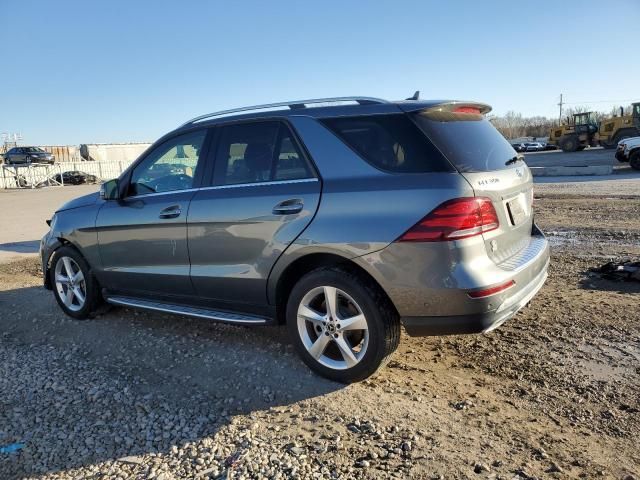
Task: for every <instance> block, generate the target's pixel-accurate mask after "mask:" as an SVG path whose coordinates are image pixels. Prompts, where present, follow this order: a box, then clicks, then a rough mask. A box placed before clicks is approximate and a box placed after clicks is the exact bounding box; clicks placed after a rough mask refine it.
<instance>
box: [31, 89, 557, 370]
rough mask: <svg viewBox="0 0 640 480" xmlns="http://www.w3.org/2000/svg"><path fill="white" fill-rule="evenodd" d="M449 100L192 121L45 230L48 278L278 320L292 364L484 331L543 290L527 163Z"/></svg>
mask: <svg viewBox="0 0 640 480" xmlns="http://www.w3.org/2000/svg"><path fill="white" fill-rule="evenodd" d="M489 111H490V107H489V106H487V105H484V104H480V103H473V102H457V101H421V100H405V101H399V102H388V101H384V100H379V99H375V98H367V97H343V98H336V99H320V100H303V101H297V102H287V103H278V104H270V105H262V106H258V107H247V108H241V109H237V110H230V111H224V112H217V113H212V114H209V115H203V116H201V117H198V118H195V119H193V120H191V121H189V122H187V123H185V124H184V125H182V126H180V127H179V128H177V129H176V130H174V131H173V132H171V133H169V134H167V135H165V136H164V137H162V138H161V139H160V140H158V141H157V142H156V143H155V144H153V145H152V146H151V147H149V149H148V150H147V151H146V152H144V153H143V154H142V156H141V157H140V158H139V159H138V160H137V161H136V162H135V163H134V164H133V165H132V166H131V167H130V168H129V169H128V170H127V171H125V172H124V173H123V174H122V175H121V176H120V177H119V178H118V179H116V180H111V181H109V182H106V183H105V184H103V186H102V189H101V191H100V193H95V194H90V195H87V196H84V197H81V198H78V199H75V200H73V201H71V202H69V203H67V204H66V205H64V206H62V207H61V208H60V209H59V210H58V211H57V212H56V213H55V215H54V216H53V218H52V219H51V220H50V227H51V229H50V232H49V233H47V235H45V237H44V238H43V239H42V244H41V255H42V264H43V271H44V282H45V286H46V287H47V288H49V289H52V290H53V293H54V295H55V298H56V300H57V302H58V304H59V305H60V307H61V308H62V309H63V310H64V311H65V312H66V313H67V314H68V315H70V316H72V317H74V318H78V319H83V318H88V317H92V316H93V315H95V313H96V311H98V309H99V308H100V306H101V304H102V303H103V302H106V303H108V304H113V305H124V306H127V307H134V308H143V309H149V310H156V311H161V312H171V313H176V314H183V315H189V316H193V317H199V318H204V319H210V320H216V321H222V322H228V323H233V324H237V325H266V324H282V323H284V324H286V325H287V328H288V330H289V333H290V335H291V340H292V342H293V343H294V345H295V347H296V348H297V350H298V352H299V353H300V356H301V357H302V359H303V360H304V362H305V363H306V364H307V365H308V366H309V367H311V368H312V369H313V370H315V371H316V372H318V373H319V374H321V375H324V376H325V377H328V378H331V379H334V380H337V381H341V382H353V381H358V380H362V379H364V378H366V377H368V376H369V375H371V374H372V373H374V372H375V371H376V369H377V368H378V367H379V366H380V365H381V364H383V363H384V362H385V361H386V360H387V359H388V357H389V356H390V355H391V353H393V351H394V350H395V349H396V347H397V345H398V341H399V338H400V326H401V325H403V326H404V328H405V330H406V332H407V333H408V334H409V335H444V334H462V333H479V332H487V331H490V330H492V329H494V328H496V327H497V326H499V325H500V324H502V323H503V322H504V321H505V320H507V319H508V318H510V317H512V316H513V315H514V314H515V313H516V312H517V311H518V310H520V309H521V308H522V307H523V306H525V305H526V304H527V303H528V302H529V301H530V300H531V299H532V297H533V296H534V295H535V294H536V292H537V291H538V290H539V289H540V288H541V287H542V285H543V283H544V281H545V279H546V277H547V266H548V263H549V247H548V243H547V241H546V239H545V237H544V236H543V234H542V233H541V232H540V230H539V229H538V228H537V227H536V225H535V223H534V221H533V211H532V202H533V192H532V179H531V173H530V171H529V169H528V168H527V166H526V165H525V164H524V162H523V161H522V159H521V157H519V156H518V155H517V154H516V152H515V151H514V150H513V148H512V147H511V145H510V144H509V143H508V142H507V141H506V140H505V139H504V138H503V137H502V136H501V135H500V134H499V133H498V132H497V131H496V130H495V129H494V128H493V126H492V125H491V124H490V123H489V122H488V121H487V119H486V118H485V114H486V113H487V112H489Z"/></svg>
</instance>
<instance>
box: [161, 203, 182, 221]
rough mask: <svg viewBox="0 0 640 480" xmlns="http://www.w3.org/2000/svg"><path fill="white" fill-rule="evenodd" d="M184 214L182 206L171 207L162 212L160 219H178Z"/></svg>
mask: <svg viewBox="0 0 640 480" xmlns="http://www.w3.org/2000/svg"><path fill="white" fill-rule="evenodd" d="M181 213H182V209H181V208H180V205H171V206H170V207H167V208H165V209H163V210H161V211H160V215H159V217H160V218H178V217H179V216H180V214H181Z"/></svg>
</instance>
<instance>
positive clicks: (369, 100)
mask: <svg viewBox="0 0 640 480" xmlns="http://www.w3.org/2000/svg"><path fill="white" fill-rule="evenodd" d="M337 102H357V103H359V104H360V105H371V104H380V103H389V102H388V101H387V100H383V99H381V98H373V97H332V98H312V99H309V100H296V101H293V102H278V103H267V104H265V105H253V106H251V107H241V108H233V109H231V110H221V111H219V112H213V113H207V114H205V115H200V116H198V117H195V118H192V119H191V120H189V121H188V122H185V123H183V124H182V125H180V127H184V126H186V125H191V124H193V123H196V122H200V121H202V120H205V119H207V118H213V117H223V116H225V115H232V114H235V113H240V112H250V111H254V110H266V109H268V108H278V107H288V108H289V109H291V110H296V109H302V108H307V105H313V104H318V103H337Z"/></svg>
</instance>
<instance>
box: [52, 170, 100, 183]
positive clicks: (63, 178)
mask: <svg viewBox="0 0 640 480" xmlns="http://www.w3.org/2000/svg"><path fill="white" fill-rule="evenodd" d="M51 179H52V180H53V181H54V182H56V183H61V184H64V185H84V184H85V183H99V182H100V179H99V178H98V177H96V176H95V175H91V174H90V173H85V172H81V171H79V170H69V171H66V172H62V173H57V174H55V175H54V176H53V177H51Z"/></svg>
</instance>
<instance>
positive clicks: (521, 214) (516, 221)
mask: <svg viewBox="0 0 640 480" xmlns="http://www.w3.org/2000/svg"><path fill="white" fill-rule="evenodd" d="M507 211H508V212H509V220H511V224H512V225H513V226H517V225H520V224H521V223H522V222H524V221H525V219H526V218H527V213H526V212H525V211H524V208H522V203H521V202H520V201H519V199H518V198H515V199H513V200H510V201H508V202H507Z"/></svg>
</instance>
